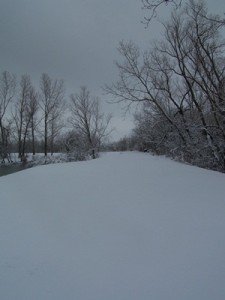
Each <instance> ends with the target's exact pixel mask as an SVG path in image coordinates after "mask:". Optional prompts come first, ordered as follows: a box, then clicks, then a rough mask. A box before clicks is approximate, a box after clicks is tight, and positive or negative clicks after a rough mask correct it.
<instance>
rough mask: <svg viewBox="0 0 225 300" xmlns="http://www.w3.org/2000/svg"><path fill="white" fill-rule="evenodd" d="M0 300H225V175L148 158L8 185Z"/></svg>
mask: <svg viewBox="0 0 225 300" xmlns="http://www.w3.org/2000/svg"><path fill="white" fill-rule="evenodd" d="M0 243H1V244H0V299H2V300H62V299H66V300H73V299H74V300H149V299H151V300H212V299H213V300H221V299H225V284H224V283H225V175H224V174H219V173H216V172H211V171H207V170H203V169H200V168H196V167H191V166H186V165H182V164H179V163H176V162H172V161H170V160H168V159H165V158H163V157H152V156H150V155H148V154H141V153H122V154H120V153H108V154H104V155H103V156H102V157H101V158H100V159H97V160H93V161H87V162H77V163H67V164H57V165H48V166H42V167H35V168H33V169H28V170H26V171H23V172H19V173H15V174H12V175H9V176H6V177H1V178H0Z"/></svg>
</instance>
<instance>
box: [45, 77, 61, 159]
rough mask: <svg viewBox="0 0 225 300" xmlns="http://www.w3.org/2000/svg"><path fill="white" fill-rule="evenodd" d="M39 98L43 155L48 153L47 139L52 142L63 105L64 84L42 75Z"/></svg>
mask: <svg viewBox="0 0 225 300" xmlns="http://www.w3.org/2000/svg"><path fill="white" fill-rule="evenodd" d="M40 88H41V98H40V108H41V110H42V112H43V120H44V154H45V156H47V153H48V151H49V138H50V137H51V138H52V143H53V141H54V134H53V131H54V132H55V128H56V125H55V124H56V122H57V121H58V119H59V116H60V114H61V113H62V111H63V109H64V105H65V101H64V91H65V88H64V82H63V81H62V80H52V79H51V78H50V77H49V75H48V74H45V73H44V74H42V76H41V80H40Z"/></svg>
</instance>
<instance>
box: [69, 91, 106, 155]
mask: <svg viewBox="0 0 225 300" xmlns="http://www.w3.org/2000/svg"><path fill="white" fill-rule="evenodd" d="M70 109H71V118H70V123H71V125H72V126H73V128H74V130H75V132H76V133H78V134H79V136H80V137H81V139H82V141H83V142H84V143H85V145H86V151H92V157H93V158H95V151H96V149H98V148H99V147H100V145H101V142H102V141H103V139H104V138H105V137H106V136H108V135H109V131H108V127H109V123H110V120H111V118H112V116H111V115H107V116H106V115H105V114H104V113H102V112H101V108H100V99H99V98H96V97H92V96H91V95H90V92H89V91H88V90H87V88H86V87H81V89H80V93H79V94H72V95H71V105H70Z"/></svg>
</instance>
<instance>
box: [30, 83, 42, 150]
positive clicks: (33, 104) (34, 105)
mask: <svg viewBox="0 0 225 300" xmlns="http://www.w3.org/2000/svg"><path fill="white" fill-rule="evenodd" d="M38 110H39V96H38V93H37V92H36V91H35V89H34V87H33V86H31V88H30V91H29V99H28V106H27V114H28V118H29V119H30V131H31V132H30V134H31V143H32V153H33V155H35V154H36V147H35V135H36V132H37V126H38V124H39V122H40V120H38V117H37V114H38Z"/></svg>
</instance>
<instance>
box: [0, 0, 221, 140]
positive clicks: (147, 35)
mask: <svg viewBox="0 0 225 300" xmlns="http://www.w3.org/2000/svg"><path fill="white" fill-rule="evenodd" d="M207 2H208V5H209V9H210V11H213V12H217V13H218V12H221V11H225V3H224V0H211V1H210V0H208V1H207ZM141 6H142V5H141V0H0V72H2V71H4V70H7V71H10V72H12V73H15V74H16V75H17V76H18V77H19V76H20V75H21V74H29V75H30V76H31V79H32V80H33V82H34V84H35V85H38V82H39V78H40V76H41V74H42V73H43V72H46V73H48V74H49V75H50V76H51V77H52V78H54V79H64V81H65V84H66V89H67V92H68V93H71V92H79V88H80V86H81V85H86V86H87V87H88V89H89V90H90V91H91V93H92V94H93V95H95V96H100V97H101V99H102V101H103V108H104V110H105V111H106V112H112V114H113V115H114V121H113V126H114V127H116V130H115V132H114V138H118V137H122V136H123V135H125V134H128V133H129V132H130V129H131V127H132V124H131V121H130V119H131V118H130V117H129V116H127V117H126V119H124V117H123V113H122V112H121V110H120V108H119V106H117V105H111V104H107V103H106V100H108V99H106V96H104V95H102V90H101V87H102V86H103V85H104V84H110V83H111V82H112V81H115V80H116V79H117V70H116V67H115V65H114V61H115V60H117V59H118V53H117V47H118V44H119V41H121V40H128V41H129V40H133V41H134V42H135V43H137V44H138V45H139V46H140V47H141V48H142V49H145V48H146V47H148V46H149V45H150V42H151V40H152V39H153V38H157V36H158V35H159V33H160V28H159V23H157V22H155V21H154V22H152V24H151V26H150V27H149V28H148V29H145V28H144V25H143V24H142V23H141V20H143V18H144V16H145V15H146V13H147V12H145V11H143V10H142V9H141ZM167 10H168V7H166V5H165V6H164V7H163V8H162V9H161V14H162V15H163V14H165V13H167Z"/></svg>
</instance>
